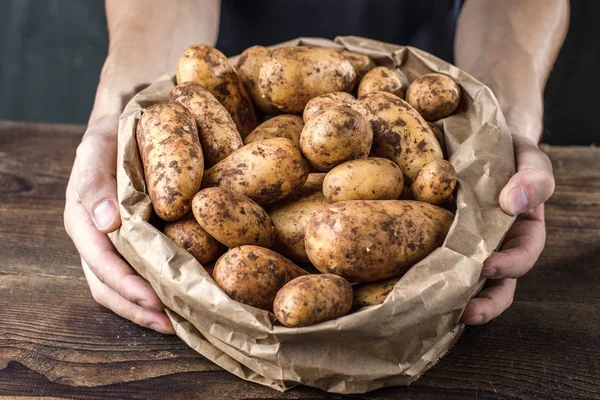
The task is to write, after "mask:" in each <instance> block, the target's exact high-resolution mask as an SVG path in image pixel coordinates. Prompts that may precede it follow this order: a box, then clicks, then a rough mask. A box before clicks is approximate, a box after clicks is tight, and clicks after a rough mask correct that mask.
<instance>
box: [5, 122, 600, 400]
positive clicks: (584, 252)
mask: <svg viewBox="0 0 600 400" xmlns="http://www.w3.org/2000/svg"><path fill="white" fill-rule="evenodd" d="M83 130H84V128H83V127H81V126H59V125H38V124H16V123H6V122H0V216H1V218H0V221H1V222H0V254H1V255H2V262H1V263H0V321H1V322H0V399H1V398H3V397H4V396H5V397H6V398H15V396H22V398H27V397H35V396H47V397H50V398H81V399H105V398H115V399H116V398H119V399H120V398H132V399H138V398H139V399H142V398H143V399H146V398H170V399H186V400H187V399H189V398H190V397H201V398H207V399H211V398H302V399H308V398H315V399H317V398H319V399H320V398H327V399H329V398H332V399H333V398H342V397H337V396H332V395H330V394H327V393H325V392H322V391H319V390H315V389H310V388H306V387H299V388H296V389H293V390H291V391H289V392H287V393H285V394H281V393H279V392H276V391H273V390H271V389H268V388H265V387H262V386H260V385H256V384H252V383H248V382H245V381H243V380H241V379H239V378H237V377H235V376H233V375H231V374H229V373H227V372H225V371H223V370H221V369H220V368H219V367H217V366H216V365H214V364H213V363H211V362H209V361H207V360H206V359H204V358H202V357H201V356H199V355H198V354H197V353H195V352H194V351H193V350H191V349H190V348H188V347H187V346H186V345H185V344H184V343H183V342H181V341H180V340H179V339H178V338H176V337H174V336H165V335H160V334H157V333H154V332H152V331H150V330H147V329H144V328H141V327H138V326H135V325H133V324H132V323H130V322H128V321H126V320H124V319H122V318H119V317H118V316H116V315H114V314H113V313H111V312H110V311H108V310H105V309H103V308H102V307H100V306H98V305H97V304H95V302H94V301H93V300H92V298H91V296H90V294H89V290H88V288H87V284H86V282H85V279H84V278H83V274H82V272H81V267H80V266H79V258H78V256H77V253H76V251H75V248H74V247H73V245H72V244H71V242H70V240H69V238H68V237H67V235H66V234H65V233H64V230H63V227H62V208H63V202H64V190H65V187H66V180H67V177H68V174H69V173H70V168H71V164H72V161H73V157H74V154H75V148H76V146H77V144H78V142H79V140H80V137H81V134H82V132H83ZM544 150H545V151H546V152H547V153H548V154H549V155H550V157H551V159H552V161H553V165H554V169H555V175H556V182H557V189H556V193H555V195H554V196H553V198H552V199H551V200H550V201H549V203H548V205H547V209H546V214H547V227H548V239H547V246H546V249H545V250H544V253H543V254H542V257H541V258H540V260H539V262H538V265H537V266H536V267H535V268H534V269H533V270H532V271H531V272H530V273H529V274H528V275H527V276H526V277H524V278H523V279H521V280H519V284H518V289H517V293H516V297H515V304H514V305H513V306H512V307H511V309H510V310H509V311H507V312H506V313H505V314H504V315H502V316H501V317H500V318H498V319H497V320H495V321H493V322H491V323H490V324H488V325H486V326H482V327H476V328H468V329H467V330H466V331H465V334H464V335H463V337H462V338H461V339H460V340H459V342H458V343H457V345H456V346H455V347H454V348H453V349H452V351H451V352H450V353H449V354H448V355H447V356H446V357H445V358H443V359H442V360H441V361H440V362H439V363H438V364H437V365H436V366H435V367H434V368H433V369H431V370H430V371H428V372H427V373H426V374H425V375H424V376H423V377H422V378H421V379H420V380H419V381H417V382H416V383H415V384H413V385H412V386H410V387H408V388H390V389H383V390H378V391H375V392H373V393H370V394H368V395H367V396H360V397H364V398H371V399H387V398H403V399H431V398H444V399H470V398H473V399H504V398H528V399H529V398H532V399H550V398H565V399H566V398H568V399H592V398H598V396H597V393H598V391H599V389H600V378H599V376H598V373H597V371H598V370H599V367H600V365H599V361H598V360H600V354H599V353H600V341H599V337H600V335H599V327H600V315H599V313H598V305H599V304H600V294H599V292H598V289H597V288H598V287H600V272H599V271H600V269H599V268H598V267H599V266H600V264H599V261H598V260H599V259H600V257H599V256H600V149H596V148H580V147H576V148H556V147H544ZM352 397H355V398H358V397H359V396H352ZM344 398H347V397H344Z"/></svg>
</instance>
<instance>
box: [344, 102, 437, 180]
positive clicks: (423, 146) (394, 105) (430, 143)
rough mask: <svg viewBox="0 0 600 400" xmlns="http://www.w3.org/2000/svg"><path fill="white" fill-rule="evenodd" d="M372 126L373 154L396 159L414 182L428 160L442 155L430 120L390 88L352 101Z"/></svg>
mask: <svg viewBox="0 0 600 400" xmlns="http://www.w3.org/2000/svg"><path fill="white" fill-rule="evenodd" d="M352 108H353V109H355V110H357V111H358V112H360V113H361V114H362V115H363V116H364V117H365V118H366V119H367V120H368V121H369V122H370V123H371V126H372V128H373V148H372V152H371V153H372V155H374V156H376V157H383V158H388V159H390V160H392V161H394V162H395V163H396V164H398V166H399V167H400V169H402V172H403V173H404V176H405V181H408V182H409V183H410V182H412V180H413V179H414V177H415V176H416V175H417V172H419V171H420V170H421V168H423V165H425V164H427V163H428V162H429V161H432V160H435V159H441V158H443V152H442V148H441V147H440V144H439V143H438V141H437V139H436V138H435V136H434V134H433V132H431V128H430V127H429V125H427V122H425V120H424V119H423V118H422V117H421V116H420V115H419V113H418V112H417V111H416V110H415V109H414V108H412V107H411V106H410V104H408V103H407V102H405V101H404V100H402V99H401V98H399V97H398V96H395V95H393V94H391V93H387V92H371V93H367V94H366V95H364V96H362V97H360V98H359V99H358V100H356V102H355V103H354V104H353V105H352Z"/></svg>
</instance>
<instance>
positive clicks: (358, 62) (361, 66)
mask: <svg viewBox="0 0 600 400" xmlns="http://www.w3.org/2000/svg"><path fill="white" fill-rule="evenodd" d="M339 52H340V54H341V55H342V57H344V58H345V59H346V60H348V61H350V64H352V66H353V67H354V71H356V83H358V82H360V80H361V79H362V78H363V76H365V74H366V73H367V72H369V71H370V70H371V69H373V68H375V63H374V62H373V60H371V59H370V58H369V56H366V55H364V54H359V53H354V52H352V51H347V50H340V51H339Z"/></svg>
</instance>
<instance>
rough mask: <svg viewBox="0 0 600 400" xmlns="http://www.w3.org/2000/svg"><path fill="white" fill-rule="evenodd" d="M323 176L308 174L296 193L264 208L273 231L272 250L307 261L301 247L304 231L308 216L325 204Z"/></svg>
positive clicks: (293, 258) (304, 251) (302, 246)
mask: <svg viewBox="0 0 600 400" xmlns="http://www.w3.org/2000/svg"><path fill="white" fill-rule="evenodd" d="M324 177H325V174H323V173H320V174H309V175H308V179H307V180H306V183H305V184H304V186H302V188H301V189H300V191H299V192H296V193H294V194H293V195H291V196H290V197H288V198H287V199H285V200H283V201H280V202H278V203H275V204H273V205H272V206H271V207H269V209H268V210H267V212H268V213H269V216H270V217H271V219H272V220H273V224H274V225H275V230H276V231H277V238H276V239H275V246H274V249H275V250H277V251H278V252H279V253H281V254H283V255H284V256H286V257H289V258H290V259H292V260H294V261H298V262H308V261H309V260H308V255H307V254H306V249H305V248H304V233H305V232H306V226H307V225H308V221H310V219H311V218H312V216H313V215H314V214H315V213H316V212H317V211H318V210H320V209H321V208H323V207H324V206H326V205H328V204H329V202H328V201H327V200H326V199H325V196H323V190H322V185H323V178H324Z"/></svg>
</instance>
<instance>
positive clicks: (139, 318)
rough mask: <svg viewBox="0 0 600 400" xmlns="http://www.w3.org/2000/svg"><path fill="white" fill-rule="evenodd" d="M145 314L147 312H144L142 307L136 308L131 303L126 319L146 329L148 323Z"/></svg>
mask: <svg viewBox="0 0 600 400" xmlns="http://www.w3.org/2000/svg"><path fill="white" fill-rule="evenodd" d="M147 314H148V311H145V310H144V309H143V308H142V307H139V306H136V305H134V304H133V303H132V307H131V310H130V312H129V315H128V316H127V319H129V320H130V321H131V322H133V323H134V324H136V325H140V326H143V327H148V325H150V321H149V319H148V315H147Z"/></svg>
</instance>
